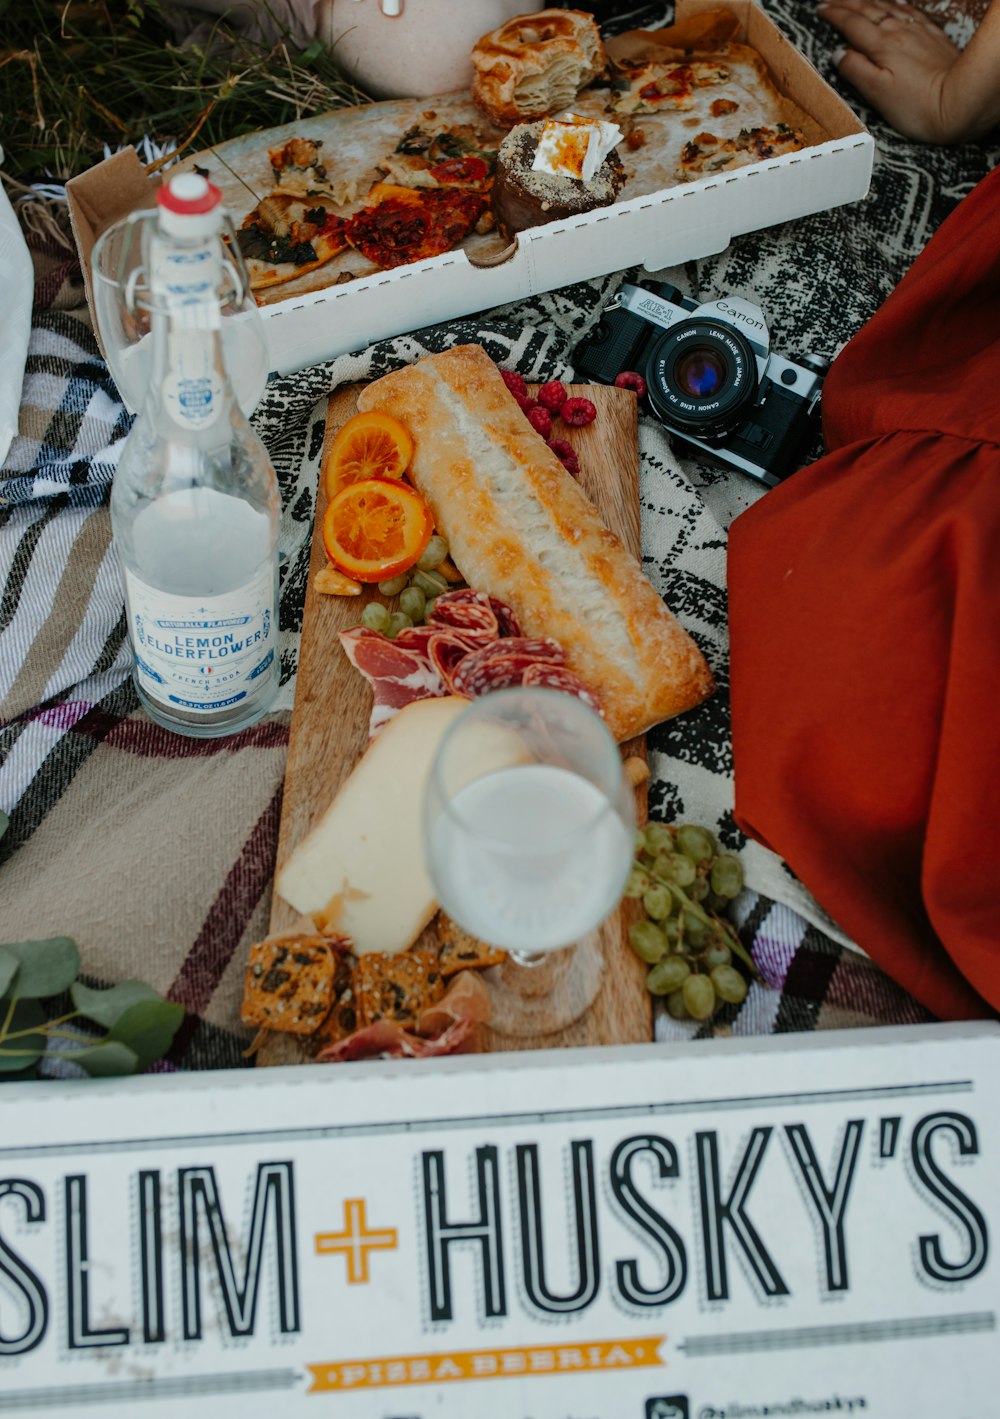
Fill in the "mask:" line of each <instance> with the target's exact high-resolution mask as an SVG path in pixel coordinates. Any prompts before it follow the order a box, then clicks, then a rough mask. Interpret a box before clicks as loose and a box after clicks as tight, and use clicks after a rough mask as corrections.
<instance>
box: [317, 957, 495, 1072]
mask: <svg viewBox="0 0 1000 1419" xmlns="http://www.w3.org/2000/svg"><path fill="white" fill-rule="evenodd" d="M489 1015H490V996H489V991H488V990H487V988H486V986H485V985H484V984H483V982H482V980H481V979H480V978H479V976H478V975H474V974H473V972H472V971H462V972H461V974H460V975H457V976H456V977H455V979H454V981H453V982H452V984H451V985H450V987H449V988H448V990H447V991H446V992H445V994H444V996H443V997H442V998H441V999H440V1000H439V1001H438V1002H437V1004H436V1005H430V1006H428V1007H427V1008H426V1009H424V1010H422V1011H421V1012H420V1015H419V1017H418V1019H417V1022H416V1028H415V1030H407V1029H405V1028H404V1027H403V1026H402V1025H400V1024H399V1023H398V1021H396V1020H376V1021H375V1022H374V1024H372V1025H365V1026H364V1027H363V1028H362V1029H360V1030H355V1032H354V1034H353V1035H348V1036H347V1038H346V1039H343V1040H338V1041H337V1043H336V1044H334V1045H328V1046H327V1047H326V1049H323V1050H320V1052H319V1053H318V1054H317V1056H316V1061H317V1063H319V1064H343V1063H346V1062H348V1061H350V1060H355V1059H428V1058H430V1057H431V1056H433V1055H442V1054H465V1053H468V1052H469V1051H470V1050H472V1049H475V1048H476V1047H477V1044H478V1041H477V1040H476V1038H475V1032H476V1026H477V1025H479V1024H480V1023H481V1022H483V1021H485V1020H488V1019H489Z"/></svg>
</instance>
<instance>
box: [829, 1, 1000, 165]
mask: <svg viewBox="0 0 1000 1419" xmlns="http://www.w3.org/2000/svg"><path fill="white" fill-rule="evenodd" d="M818 13H819V14H820V15H821V16H822V18H823V19H824V20H828V21H829V23H830V24H831V25H833V27H834V28H835V29H837V30H839V31H840V33H841V34H842V35H843V37H844V39H845V40H846V41H847V44H848V45H849V46H850V47H849V48H847V49H844V50H841V51H838V52H837V53H835V54H834V62H835V63H836V65H837V69H838V71H839V73H840V74H841V76H842V77H843V78H844V79H846V80H847V82H848V83H849V84H851V85H853V87H854V88H855V89H857V91H858V93H859V94H860V95H861V96H862V98H863V99H865V100H866V101H867V102H868V103H870V104H871V105H872V106H873V107H874V108H876V109H878V111H879V113H881V114H882V116H883V117H884V118H885V119H886V120H887V121H888V122H889V123H891V124H892V126H893V128H895V129H897V131H898V132H900V133H902V134H904V135H905V136H906V137H907V138H916V139H917V140H918V141H919V142H923V143H954V142H957V141H961V140H962V139H964V138H966V137H973V136H975V134H976V124H975V115H974V114H972V115H970V114H968V113H967V112H966V104H965V102H964V101H963V100H964V96H963V94H962V93H961V92H960V90H961V84H959V83H956V80H957V78H958V75H957V73H956V72H954V71H955V66H956V63H957V61H958V60H959V59H960V57H961V53H962V51H961V50H960V49H958V48H957V47H956V46H955V45H954V44H952V42H951V40H950V39H949V38H948V36H947V35H946V34H945V33H944V31H943V30H941V29H939V28H938V26H937V25H935V24H934V23H933V21H931V20H929V19H928V18H927V17H926V16H925V15H924V14H922V13H921V12H920V11H919V10H917V9H915V8H914V7H913V6H912V5H908V4H905V3H900V0H885V2H884V3H883V0H830V3H829V4H822V5H820V6H818Z"/></svg>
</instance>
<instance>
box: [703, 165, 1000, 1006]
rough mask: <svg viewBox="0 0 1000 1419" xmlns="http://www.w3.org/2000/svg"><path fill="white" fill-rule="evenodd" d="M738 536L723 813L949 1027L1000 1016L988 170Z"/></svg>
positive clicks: (994, 272)
mask: <svg viewBox="0 0 1000 1419" xmlns="http://www.w3.org/2000/svg"><path fill="white" fill-rule="evenodd" d="M824 436H825V442H826V447H827V449H828V450H829V452H828V454H827V456H826V457H824V458H822V459H821V460H820V461H819V462H817V463H815V464H813V465H812V466H811V467H809V468H806V469H804V470H802V471H800V472H798V473H796V474H794V475H793V476H792V477H791V478H790V479H789V480H788V481H787V482H786V483H784V484H783V485H782V486H781V487H779V488H777V489H775V490H774V491H772V492H769V493H768V494H767V495H766V497H764V498H763V499H761V501H759V502H758V503H756V504H755V505H754V506H753V507H752V508H751V509H750V510H749V511H747V512H746V513H744V514H743V515H742V516H741V517H739V518H738V519H737V520H736V521H735V522H734V524H733V527H732V530H731V534H730V542H729V611H730V647H731V674H732V713H733V749H734V756H735V766H736V816H737V819H738V821H739V822H740V824H741V826H742V827H743V828H744V829H745V831H746V832H747V833H749V834H750V835H751V836H753V837H755V838H758V839H759V840H760V841H761V842H763V843H765V844H766V845H767V846H769V847H771V848H772V849H773V850H774V851H775V852H777V853H779V854H780V855H781V857H783V858H784V859H785V861H786V862H787V863H788V864H789V866H790V867H791V868H792V869H793V871H794V872H795V873H796V874H797V876H798V877H799V878H800V879H801V880H802V881H803V882H804V883H805V884H806V886H807V887H809V888H810V890H811V891H812V892H813V894H814V895H815V897H816V898H817V900H818V901H819V902H821V903H822V905H823V906H824V907H825V908H826V909H827V911H828V912H829V913H830V914H831V916H832V917H833V918H834V920H836V921H837V922H838V923H839V924H840V925H841V927H842V928H843V929H844V930H845V931H846V932H848V933H849V934H850V936H851V937H852V938H853V939H854V940H855V941H857V942H858V944H859V945H860V946H862V947H863V948H864V949H865V950H866V951H867V952H868V953H869V955H871V956H872V957H873V959H874V960H875V961H876V962H878V964H879V965H881V966H882V967H883V969H884V970H885V971H886V972H888V973H889V974H890V975H891V976H893V977H894V979H895V980H897V981H898V982H899V983H900V984H901V985H902V986H903V987H904V988H905V989H907V990H908V991H910V992H911V993H912V994H913V995H915V996H916V997H917V999H918V1000H920V1001H922V1002H923V1003H924V1004H925V1005H926V1006H927V1007H928V1008H929V1009H931V1010H932V1011H933V1012H934V1013H935V1014H936V1015H938V1016H939V1017H941V1018H943V1019H962V1018H970V1017H975V1016H982V1015H988V1014H990V1013H991V1012H992V1011H996V1010H1000V170H997V171H995V172H993V173H991V175H990V176H989V177H988V178H986V179H985V181H983V182H982V183H980V184H979V186H978V187H977V188H976V189H975V190H974V191H973V192H972V193H970V195H969V196H968V197H966V198H965V199H964V201H962V202H961V203H960V205H959V206H958V207H957V208H956V210H955V211H954V212H953V213H952V215H951V216H950V217H949V218H948V220H947V221H946V222H945V223H944V225H943V226H942V227H941V229H940V230H939V232H938V233H937V234H936V236H935V237H934V239H933V240H932V241H931V242H930V243H929V245H928V246H927V248H926V250H925V251H924V252H923V253H922V255H921V256H920V257H919V259H918V260H917V261H916V263H915V264H914V266H913V268H912V269H911V270H910V272H909V273H908V274H907V276H906V277H905V279H904V280H903V281H902V282H901V283H900V285H899V287H898V288H897V290H896V291H895V292H893V294H892V296H890V298H889V299H888V300H887V301H886V303H885V305H884V306H883V307H882V308H881V310H879V312H878V313H877V314H876V316H875V317H874V319H873V320H872V321H871V322H870V323H869V324H868V325H867V326H865V327H864V329H863V330H862V331H861V332H860V333H859V334H858V335H857V336H856V337H855V339H854V340H852V341H851V342H850V344H849V345H848V346H847V347H846V349H845V350H844V351H843V353H842V354H841V355H840V356H839V358H838V359H837V360H836V361H835V363H834V365H833V368H832V370H831V371H830V374H829V376H828V378H827V382H826V388H825V390H824Z"/></svg>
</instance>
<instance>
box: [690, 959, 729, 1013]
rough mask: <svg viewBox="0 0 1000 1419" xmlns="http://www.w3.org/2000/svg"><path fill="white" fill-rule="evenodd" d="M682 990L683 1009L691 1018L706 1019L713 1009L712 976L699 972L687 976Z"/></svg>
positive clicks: (713, 988)
mask: <svg viewBox="0 0 1000 1419" xmlns="http://www.w3.org/2000/svg"><path fill="white" fill-rule="evenodd" d="M719 969H720V970H723V969H725V968H724V967H720V968H719ZM682 991H683V995H684V1006H685V1009H686V1010H687V1013H688V1014H689V1015H690V1016H691V1018H692V1020H707V1019H708V1018H709V1016H710V1015H711V1014H712V1013H713V1011H714V1010H715V986H714V985H713V983H712V978H711V977H710V976H705V975H702V974H701V973H700V972H699V973H698V974H697V975H690V976H687V977H686V978H685V981H684V985H683V987H682Z"/></svg>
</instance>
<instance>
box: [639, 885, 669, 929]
mask: <svg viewBox="0 0 1000 1419" xmlns="http://www.w3.org/2000/svg"><path fill="white" fill-rule="evenodd" d="M642 904H643V906H644V907H645V908H646V915H647V916H651V917H652V918H653V920H654V921H662V920H663V919H664V917H668V916H669V915H670V913H671V912H672V911H673V909H674V899H673V897H672V896H671V894H670V891H669V890H668V888H666V887H658V886H656V885H655V883H654V885H653V886H652V887H650V889H649V891H648V892H644V893H643V897H642Z"/></svg>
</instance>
